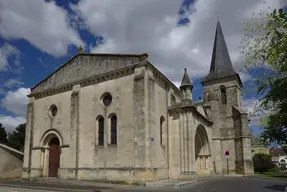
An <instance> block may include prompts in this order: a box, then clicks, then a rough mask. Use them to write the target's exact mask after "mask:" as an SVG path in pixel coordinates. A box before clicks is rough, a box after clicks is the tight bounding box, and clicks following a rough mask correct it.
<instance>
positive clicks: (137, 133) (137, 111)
mask: <svg viewBox="0 0 287 192" xmlns="http://www.w3.org/2000/svg"><path fill="white" fill-rule="evenodd" d="M145 84H146V83H145V68H144V67H141V68H136V69H135V75H134V88H133V107H134V109H133V111H134V117H133V119H134V150H135V151H134V167H135V168H144V167H146V155H147V154H146V152H147V150H146V143H147V142H146V102H145V101H146V100H145V94H146V89H145V88H146V87H145Z"/></svg>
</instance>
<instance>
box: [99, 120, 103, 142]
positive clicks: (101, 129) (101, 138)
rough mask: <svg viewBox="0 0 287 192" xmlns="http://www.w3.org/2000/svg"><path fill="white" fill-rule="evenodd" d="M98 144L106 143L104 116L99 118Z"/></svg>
mask: <svg viewBox="0 0 287 192" xmlns="http://www.w3.org/2000/svg"><path fill="white" fill-rule="evenodd" d="M98 144H99V145H104V118H103V117H102V116H101V117H99V118H98Z"/></svg>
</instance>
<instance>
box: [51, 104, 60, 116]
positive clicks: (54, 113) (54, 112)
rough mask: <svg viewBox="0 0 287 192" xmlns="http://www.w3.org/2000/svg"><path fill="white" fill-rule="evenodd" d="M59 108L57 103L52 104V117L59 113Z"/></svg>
mask: <svg viewBox="0 0 287 192" xmlns="http://www.w3.org/2000/svg"><path fill="white" fill-rule="evenodd" d="M57 112H58V109H57V107H56V105H52V106H51V107H50V114H51V115H52V117H55V116H56V115H57Z"/></svg>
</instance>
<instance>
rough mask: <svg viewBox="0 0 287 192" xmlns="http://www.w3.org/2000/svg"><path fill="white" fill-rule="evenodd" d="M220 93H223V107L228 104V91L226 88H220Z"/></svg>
mask: <svg viewBox="0 0 287 192" xmlns="http://www.w3.org/2000/svg"><path fill="white" fill-rule="evenodd" d="M220 92H221V104H222V105H226V104H227V98H226V89H225V87H221V88H220Z"/></svg>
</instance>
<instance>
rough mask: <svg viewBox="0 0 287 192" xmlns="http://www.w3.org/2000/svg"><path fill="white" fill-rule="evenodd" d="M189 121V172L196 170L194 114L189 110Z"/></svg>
mask: <svg viewBox="0 0 287 192" xmlns="http://www.w3.org/2000/svg"><path fill="white" fill-rule="evenodd" d="M187 115H188V116H187V117H188V118H187V122H188V137H189V139H188V155H189V156H188V159H189V161H188V162H189V172H195V170H196V169H195V143H194V142H195V141H194V138H195V137H194V134H195V130H193V121H192V119H193V116H192V113H191V112H189V113H188V114H187Z"/></svg>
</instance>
